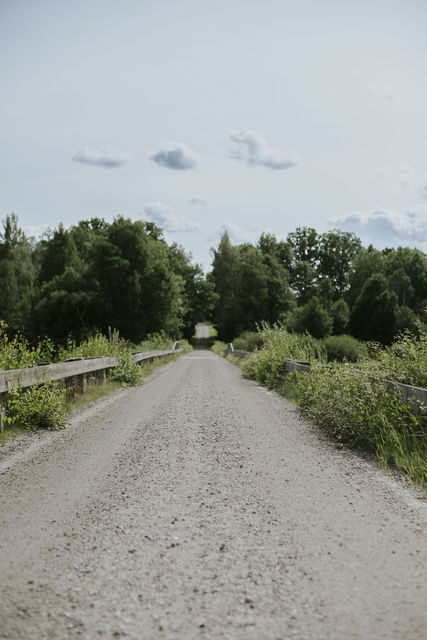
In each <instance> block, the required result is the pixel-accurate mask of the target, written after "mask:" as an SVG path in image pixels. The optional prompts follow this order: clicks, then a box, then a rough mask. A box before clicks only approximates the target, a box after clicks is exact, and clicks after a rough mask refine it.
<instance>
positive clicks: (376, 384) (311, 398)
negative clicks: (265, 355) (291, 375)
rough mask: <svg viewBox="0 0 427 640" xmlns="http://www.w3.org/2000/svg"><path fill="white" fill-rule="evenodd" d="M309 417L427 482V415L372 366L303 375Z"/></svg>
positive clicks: (303, 396)
mask: <svg viewBox="0 0 427 640" xmlns="http://www.w3.org/2000/svg"><path fill="white" fill-rule="evenodd" d="M297 384H298V397H299V401H300V403H301V404H302V405H303V407H304V408H305V410H306V413H307V415H308V416H310V417H311V418H313V419H314V420H315V421H316V422H317V423H318V424H319V425H320V426H321V427H322V428H323V429H325V430H326V431H327V432H328V433H329V434H330V435H332V436H333V437H335V438H336V439H338V440H340V441H342V442H344V443H348V444H351V445H353V446H358V447H362V448H365V449H366V448H367V449H369V450H372V451H374V452H375V453H376V455H377V456H378V458H379V460H380V461H381V462H382V463H383V464H384V465H385V464H387V463H392V464H395V465H396V466H397V467H399V468H400V469H402V470H403V471H404V472H405V473H406V474H408V476H409V477H410V478H411V479H413V480H417V481H420V482H422V483H424V484H427V417H426V416H423V415H422V414H419V413H415V412H414V409H413V408H412V407H411V406H409V405H408V404H405V403H402V402H401V400H400V398H399V397H398V395H397V394H395V393H391V392H389V391H388V390H387V387H386V385H385V382H384V378H382V379H381V378H373V377H372V376H371V373H370V369H369V367H367V368H359V365H358V367H357V368H356V369H355V368H354V366H353V365H338V364H336V365H332V366H331V365H330V366H329V367H322V368H320V367H319V368H317V369H316V368H315V369H314V370H313V371H312V372H311V373H310V374H309V375H302V374H301V375H299V376H298V383H297Z"/></svg>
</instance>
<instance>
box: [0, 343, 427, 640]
mask: <svg viewBox="0 0 427 640" xmlns="http://www.w3.org/2000/svg"><path fill="white" fill-rule="evenodd" d="M0 495H1V503H2V504H1V515H0V525H1V532H0V575H1V587H0V637H1V638H8V639H11V640H12V639H13V640H19V639H28V638H36V639H37V640H39V639H40V640H43V639H55V640H56V639H68V638H70V639H74V638H85V639H88V640H89V639H96V638H131V639H135V640H156V639H164V640H172V639H174V640H177V639H178V640H192V639H202V640H203V639H206V640H214V639H227V640H287V639H301V640H312V639H313V640H323V639H336V640H338V639H339V640H342V639H343V638H346V639H347V638H348V639H364V640H365V639H369V640H376V639H380V638H384V639H385V638H387V639H396V640H397V639H398V640H406V639H407V640H416V639H421V638H423V639H424V638H425V633H426V625H427V607H426V602H427V589H426V583H425V567H426V557H427V545H426V539H425V530H426V529H425V527H426V517H425V505H426V502H425V500H423V499H422V498H423V496H422V495H420V494H419V493H417V492H416V491H415V490H412V489H408V488H406V487H405V486H404V485H402V484H401V483H399V482H398V481H396V480H394V479H393V478H392V477H391V476H390V475H389V474H386V473H385V472H383V471H380V470H379V469H377V468H376V467H375V465H374V464H373V463H372V462H370V461H368V460H365V459H362V458H360V457H358V456H357V455H355V454H353V453H351V452H348V451H345V450H339V449H337V448H336V446H335V445H334V444H333V443H330V442H328V441H327V440H326V439H324V438H323V437H322V436H321V435H320V434H319V433H318V431H317V430H316V428H315V427H314V426H313V425H312V424H311V423H309V422H307V421H306V420H304V419H302V418H301V417H300V415H299V413H298V411H297V409H296V408H295V407H294V406H293V405H291V404H290V403H289V402H287V401H286V400H284V399H283V398H280V397H278V396H277V395H275V394H273V393H270V392H268V391H266V390H265V389H263V388H261V387H259V386H257V385H256V384H255V383H252V382H249V381H247V380H244V379H243V378H242V376H241V373H240V371H239V370H238V369H237V368H236V367H233V366H232V365H231V364H229V363H228V362H226V361H224V360H222V359H221V358H218V357H217V356H215V355H213V354H212V353H210V352H207V351H193V352H192V353H190V354H188V355H185V356H182V357H181V358H180V359H179V360H177V361H176V362H173V363H171V364H169V365H167V366H166V367H164V368H163V369H160V370H158V371H156V373H154V374H153V375H152V376H151V377H150V378H149V379H148V381H147V382H146V383H145V384H144V385H143V386H141V387H137V388H133V389H128V390H123V391H119V392H118V393H116V394H114V395H112V396H110V397H109V398H107V399H102V400H100V401H98V402H96V403H95V404H94V405H93V406H92V407H91V408H88V409H85V410H82V411H80V413H78V414H76V415H75V416H74V417H73V419H72V420H71V424H70V425H69V426H68V427H67V428H66V429H65V430H63V431H60V432H55V433H44V434H40V435H37V436H34V437H31V438H29V437H26V438H24V439H22V440H20V441H15V443H11V444H10V445H6V446H5V447H3V448H2V450H1V453H0Z"/></svg>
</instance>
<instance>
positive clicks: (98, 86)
mask: <svg viewBox="0 0 427 640" xmlns="http://www.w3.org/2000/svg"><path fill="white" fill-rule="evenodd" d="M426 33H427V0H369V1H367V0H356V1H355V0H336V1H334V0H322V1H319V0H299V1H298V2H297V1H296V0H294V1H291V0H213V1H211V0H73V2H69V1H67V0H37V2H34V0H0V77H1V91H2V99H1V101H0V149H1V156H0V218H4V217H5V216H6V215H7V214H9V213H11V212H15V213H16V214H17V215H18V217H19V221H20V224H21V225H22V226H23V227H24V229H25V230H26V231H27V233H29V234H33V235H35V236H39V235H40V234H41V233H43V232H44V231H45V230H46V229H48V228H51V229H52V228H55V227H56V226H57V225H58V224H59V223H61V222H62V223H63V224H64V225H65V226H66V227H67V226H70V225H73V224H76V223H77V222H78V221H79V220H85V219H89V218H92V217H103V218H105V219H106V220H108V221H112V220H113V219H114V217H115V216H117V215H123V216H125V217H128V218H131V219H132V220H138V219H142V220H150V221H153V222H156V223H157V224H158V225H159V226H160V227H162V228H163V229H164V232H165V237H166V239H167V241H168V242H170V243H171V242H177V243H179V244H181V245H182V246H183V247H184V248H185V249H186V250H187V251H188V252H190V253H191V254H192V256H193V259H194V260H195V261H196V262H198V263H201V264H202V265H203V266H204V267H205V269H208V268H209V265H210V261H211V257H210V256H211V254H210V248H211V247H215V246H217V244H218V240H219V237H220V235H221V234H222V233H223V232H224V230H227V231H228V233H229V235H230V237H231V239H232V241H233V242H235V243H241V242H255V241H256V240H257V238H258V237H259V235H260V234H261V233H262V232H270V233H274V234H276V235H277V236H278V237H280V238H284V237H286V234H287V233H289V232H290V231H292V230H294V229H295V228H296V227H297V226H311V227H314V228H315V229H317V230H318V231H319V232H325V231H327V230H329V229H333V228H340V229H343V230H346V231H353V232H355V233H357V234H358V235H359V236H360V237H361V238H362V240H363V242H364V243H365V244H368V243H372V244H373V245H374V246H376V247H378V248H383V247H385V246H399V245H403V246H411V247H418V248H421V249H423V250H427V71H426V70H427V38H426Z"/></svg>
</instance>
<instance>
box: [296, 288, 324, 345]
mask: <svg viewBox="0 0 427 640" xmlns="http://www.w3.org/2000/svg"><path fill="white" fill-rule="evenodd" d="M332 327H333V320H332V318H331V316H330V315H329V313H328V312H327V311H326V309H325V308H324V307H323V306H322V304H321V302H320V300H319V299H318V298H317V297H316V296H313V297H312V298H311V299H310V300H309V301H308V302H307V303H306V304H304V305H303V306H301V307H298V309H295V311H294V312H293V313H292V314H291V316H290V318H289V328H290V329H292V330H293V331H296V332H298V333H306V332H308V333H310V334H311V335H312V336H313V337H314V338H326V337H327V336H329V335H331V333H332Z"/></svg>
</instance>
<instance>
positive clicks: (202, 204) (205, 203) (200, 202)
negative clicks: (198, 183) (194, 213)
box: [188, 196, 211, 207]
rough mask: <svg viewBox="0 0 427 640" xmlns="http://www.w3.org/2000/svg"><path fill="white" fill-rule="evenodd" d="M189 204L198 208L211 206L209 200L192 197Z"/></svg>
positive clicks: (202, 197)
mask: <svg viewBox="0 0 427 640" xmlns="http://www.w3.org/2000/svg"><path fill="white" fill-rule="evenodd" d="M188 202H189V203H190V204H193V205H195V206H199V207H210V206H211V201H210V200H209V198H205V197H204V196H192V197H191V198H190V199H189V201H188Z"/></svg>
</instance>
